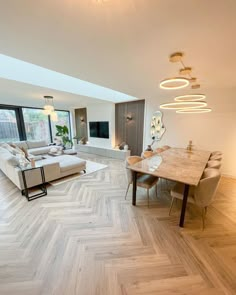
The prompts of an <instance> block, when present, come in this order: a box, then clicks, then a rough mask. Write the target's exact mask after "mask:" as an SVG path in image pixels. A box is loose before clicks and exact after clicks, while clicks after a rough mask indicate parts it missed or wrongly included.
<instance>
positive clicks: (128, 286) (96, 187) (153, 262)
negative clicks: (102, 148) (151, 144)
mask: <svg viewBox="0 0 236 295" xmlns="http://www.w3.org/2000/svg"><path fill="white" fill-rule="evenodd" d="M80 156H81V157H82V158H87V159H90V160H92V161H97V162H100V163H103V164H106V165H108V168H106V169H104V170H100V171H98V172H96V173H93V174H90V175H88V176H85V177H81V178H79V179H76V180H73V181H71V182H66V183H63V184H61V185H58V186H54V187H53V186H50V187H48V196H47V197H43V198H40V199H37V200H34V201H31V202H27V201H26V199H25V198H24V197H22V196H21V193H20V192H19V190H18V189H17V188H16V187H15V186H14V185H13V184H12V183H11V182H10V181H9V180H8V179H7V178H6V177H5V176H4V175H3V174H2V173H1V172H0V183H1V186H0V294H1V295H5V294H6V295H9V294H14V295H15V294H17V295H18V294H22V295H37V294H44V295H51V294H66V295H67V294H68V295H74V294H78V295H119V294H127V295H131V294H139V295H141V294H153V295H154V294H164V295H167V294H196V295H200V294H201V295H202V294H203V295H205V294H207V295H211V294H212V295H213V294H214V295H220V294H236V181H235V180H232V179H226V178H222V179H221V182H220V187H219V190H218V192H217V196H216V200H215V202H214V203H213V205H212V206H210V207H209V210H208V215H207V220H206V229H205V230H204V231H202V229H201V215H200V211H199V210H197V209H195V207H193V206H188V211H187V216H186V223H185V228H184V229H180V228H179V227H178V226H177V225H178V220H179V213H180V206H181V203H180V202H179V203H177V204H175V205H174V209H173V213H172V215H171V216H169V215H168V212H169V205H170V196H169V193H168V191H167V188H169V187H171V185H172V184H171V183H170V182H168V183H166V182H165V181H162V183H159V186H158V198H156V197H155V194H154V192H155V190H153V192H152V200H151V204H150V209H148V207H147V199H146V192H145V190H142V189H140V190H139V191H138V198H137V206H136V207H133V206H132V205H131V193H132V189H131V190H130V192H129V195H128V199H127V200H126V201H125V200H124V195H125V190H126V179H125V177H124V175H125V170H124V165H123V162H122V161H119V160H115V159H107V158H102V157H98V156H92V155H87V154H80Z"/></svg>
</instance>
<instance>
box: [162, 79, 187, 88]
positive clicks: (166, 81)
mask: <svg viewBox="0 0 236 295" xmlns="http://www.w3.org/2000/svg"><path fill="white" fill-rule="evenodd" d="M174 82H177V83H180V85H179V86H168V84H171V83H174ZM188 85H189V80H188V79H186V78H183V77H173V78H166V79H164V80H162V81H161V82H160V88H162V89H167V90H175V89H181V88H185V87H187V86H188Z"/></svg>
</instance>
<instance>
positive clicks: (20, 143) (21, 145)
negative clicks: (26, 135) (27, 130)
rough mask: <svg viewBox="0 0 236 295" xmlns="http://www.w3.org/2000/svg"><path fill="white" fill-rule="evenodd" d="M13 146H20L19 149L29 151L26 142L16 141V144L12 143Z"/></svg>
mask: <svg viewBox="0 0 236 295" xmlns="http://www.w3.org/2000/svg"><path fill="white" fill-rule="evenodd" d="M11 144H14V145H16V146H18V147H19V148H24V149H26V150H27V149H28V145H27V143H26V141H14V142H11Z"/></svg>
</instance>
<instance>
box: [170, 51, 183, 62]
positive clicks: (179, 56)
mask: <svg viewBox="0 0 236 295" xmlns="http://www.w3.org/2000/svg"><path fill="white" fill-rule="evenodd" d="M183 56H184V54H183V52H175V53H172V54H171V55H170V56H169V61H170V62H179V61H181V59H182V57H183Z"/></svg>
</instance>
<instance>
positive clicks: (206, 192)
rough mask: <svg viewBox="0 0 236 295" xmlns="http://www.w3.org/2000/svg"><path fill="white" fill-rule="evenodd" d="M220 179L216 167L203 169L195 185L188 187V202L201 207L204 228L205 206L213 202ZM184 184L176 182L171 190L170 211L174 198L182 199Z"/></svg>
mask: <svg viewBox="0 0 236 295" xmlns="http://www.w3.org/2000/svg"><path fill="white" fill-rule="evenodd" d="M219 181H220V171H219V170H218V169H205V171H204V173H203V177H202V179H201V180H200V182H199V184H198V186H197V187H192V186H191V187H190V189H189V195H188V202H189V203H192V204H195V205H197V206H198V207H200V208H201V209H202V223H203V229H204V228H205V217H206V213H207V207H208V206H209V205H210V204H211V203H212V202H213V200H214V197H215V194H216V190H217V187H218V184H219ZM183 191H184V185H183V184H181V183H177V184H176V186H175V187H174V188H173V190H172V191H171V196H172V202H171V206H170V213H171V209H172V206H173V201H174V199H175V198H176V199H181V200H183Z"/></svg>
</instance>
